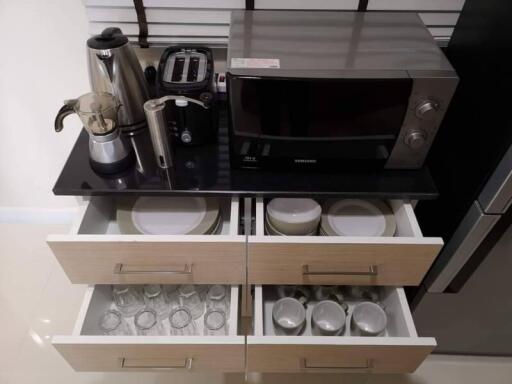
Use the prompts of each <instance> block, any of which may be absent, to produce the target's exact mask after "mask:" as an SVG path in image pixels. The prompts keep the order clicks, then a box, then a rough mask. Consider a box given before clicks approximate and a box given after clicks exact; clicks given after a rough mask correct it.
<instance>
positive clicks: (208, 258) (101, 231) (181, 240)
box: [47, 197, 246, 284]
mask: <svg viewBox="0 0 512 384" xmlns="http://www.w3.org/2000/svg"><path fill="white" fill-rule="evenodd" d="M222 206H223V220H224V221H223V224H222V225H223V227H222V232H221V234H216V235H126V234H120V233H119V229H118V228H117V227H116V222H115V201H113V200H111V199H110V198H108V197H94V198H93V199H92V200H91V201H90V202H89V204H88V205H87V206H86V207H85V208H84V209H83V212H82V213H81V216H80V217H79V219H78V222H77V224H76V225H75V226H74V227H73V228H72V230H71V233H70V234H69V235H51V236H49V237H48V239H47V242H48V245H49V246H50V248H51V249H52V251H53V253H54V254H55V256H56V258H57V260H58V261H59V263H60V264H61V266H62V268H63V269H64V271H65V272H66V274H67V275H68V277H69V279H70V280H71V282H72V283H78V284H83V283H85V284H123V283H134V284H143V283H172V284H182V283H202V284H215V283H229V284H242V283H245V252H246V249H245V248H246V243H245V242H246V238H245V236H242V235H239V234H238V214H239V212H238V209H239V206H238V199H233V200H232V201H228V202H225V204H222Z"/></svg>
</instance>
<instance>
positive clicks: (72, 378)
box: [0, 223, 512, 384]
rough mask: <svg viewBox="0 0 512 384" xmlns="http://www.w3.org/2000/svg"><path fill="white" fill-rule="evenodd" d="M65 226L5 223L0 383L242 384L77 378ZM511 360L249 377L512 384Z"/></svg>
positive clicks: (78, 289) (210, 379)
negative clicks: (61, 256)
mask: <svg viewBox="0 0 512 384" xmlns="http://www.w3.org/2000/svg"><path fill="white" fill-rule="evenodd" d="M66 229H67V228H66V226H64V225H55V224H52V225H43V224H38V225H34V224H8V223H1V224H0V384H30V383H37V384H60V383H66V384H70V383H73V384H81V383H89V384H93V383H94V384H103V383H104V384H116V383H123V384H131V383H144V384H151V383H171V382H172V383H173V384H195V383H209V384H217V383H226V384H236V383H243V382H244V376H243V375H239V374H226V375H223V374H184V373H162V372H157V373H76V372H74V371H73V370H72V369H71V368H70V367H69V366H68V365H67V363H66V362H65V361H64V360H63V359H62V358H61V357H60V355H59V354H58V353H57V352H56V351H55V350H54V349H53V347H52V345H51V342H50V341H51V337H52V335H54V334H66V333H70V332H71V331H72V328H73V325H74V321H75V317H76V315H77V313H78V309H79V306H80V304H81V301H82V297H83V293H84V290H85V286H82V285H72V284H71V283H70V282H69V281H68V279H67V277H66V276H65V275H64V273H63V272H62V270H61V269H60V266H59V265H58V263H57V261H56V260H55V259H54V257H53V255H52V254H51V252H50V251H49V249H48V247H47V246H46V244H45V237H46V235H47V234H48V233H60V232H63V231H66ZM511 378H512V359H506V358H478V357H458V356H440V355H434V356H431V357H430V358H429V359H428V360H427V361H426V362H425V363H424V364H423V365H422V366H421V367H420V368H419V369H418V370H417V371H416V373H414V374H413V375H343V376H342V375H327V374H322V375H320V374H316V375H312V374H301V375H266V374H265V375H261V374H252V375H249V377H248V380H249V382H252V383H263V384H271V383H272V384H273V383H276V384H277V383H283V382H290V383H291V382H294V383H297V384H303V383H304V384H305V383H318V382H322V383H323V384H330V383H337V384H346V383H354V384H363V383H371V384H379V383H380V384H387V383H389V384H391V383H393V384H430V383H432V384H434V383H435V384H444V383H447V384H448V383H449V384H459V383H460V384H462V383H464V384H472V383H475V384H476V383H479V384H480V383H483V382H484V383H489V384H501V383H503V384H505V383H507V384H508V383H510V382H511Z"/></svg>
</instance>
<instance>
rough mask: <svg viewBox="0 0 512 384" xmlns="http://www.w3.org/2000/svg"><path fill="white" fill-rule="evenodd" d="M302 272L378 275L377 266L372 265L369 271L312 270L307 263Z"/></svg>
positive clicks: (308, 273)
mask: <svg viewBox="0 0 512 384" xmlns="http://www.w3.org/2000/svg"><path fill="white" fill-rule="evenodd" d="M302 274H303V275H305V276H337V275H345V276H377V274H378V271H377V266H376V265H370V266H369V267H368V270H367V271H314V272H312V271H310V270H309V265H307V264H305V265H303V266H302Z"/></svg>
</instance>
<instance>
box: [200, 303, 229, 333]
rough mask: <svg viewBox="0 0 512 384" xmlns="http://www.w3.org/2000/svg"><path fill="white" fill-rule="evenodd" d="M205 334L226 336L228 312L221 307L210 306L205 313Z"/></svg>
mask: <svg viewBox="0 0 512 384" xmlns="http://www.w3.org/2000/svg"><path fill="white" fill-rule="evenodd" d="M203 334H204V335H207V336H226V335H227V334H228V329H227V326H226V312H224V310H222V309H220V308H208V309H207V310H206V313H205V314H204V330H203Z"/></svg>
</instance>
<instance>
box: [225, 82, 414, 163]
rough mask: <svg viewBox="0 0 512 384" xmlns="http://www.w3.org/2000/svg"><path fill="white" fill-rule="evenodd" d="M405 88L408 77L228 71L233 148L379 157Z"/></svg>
mask: <svg viewBox="0 0 512 384" xmlns="http://www.w3.org/2000/svg"><path fill="white" fill-rule="evenodd" d="M411 88H412V80H411V79H407V78H405V79H284V78H245V77H237V76H228V93H229V102H230V115H231V116H230V118H231V133H232V139H233V140H232V141H233V143H232V150H233V151H234V154H235V156H236V155H240V156H247V157H249V158H251V159H254V158H256V159H257V160H261V158H263V157H265V158H270V159H276V158H287V159H294V158H295V159H304V160H308V159H309V160H314V159H316V161H318V160H322V159H323V160H324V161H325V160H327V161H329V160H343V159H346V160H353V159H357V160H359V161H362V162H364V161H368V162H382V163H384V162H385V160H386V159H387V157H388V156H389V154H390V152H391V149H392V147H393V145H394V143H395V141H396V138H397V136H398V134H399V132H400V128H401V126H402V123H403V119H404V116H405V113H406V110H407V105H408V101H409V96H410V93H411ZM352 165H353V164H352Z"/></svg>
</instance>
